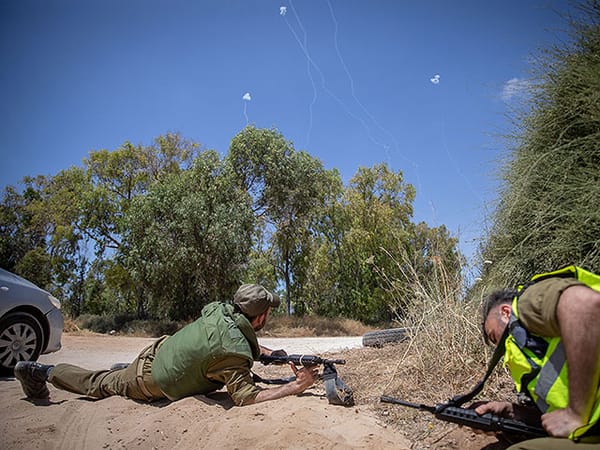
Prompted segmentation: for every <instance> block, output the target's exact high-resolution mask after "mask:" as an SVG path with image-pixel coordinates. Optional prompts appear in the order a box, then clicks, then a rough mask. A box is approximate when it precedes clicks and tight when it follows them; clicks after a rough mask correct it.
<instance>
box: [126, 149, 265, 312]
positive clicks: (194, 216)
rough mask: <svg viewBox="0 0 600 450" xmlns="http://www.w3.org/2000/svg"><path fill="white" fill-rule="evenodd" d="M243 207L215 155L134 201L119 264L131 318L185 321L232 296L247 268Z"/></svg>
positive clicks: (244, 200)
mask: <svg viewBox="0 0 600 450" xmlns="http://www.w3.org/2000/svg"><path fill="white" fill-rule="evenodd" d="M250 205H251V204H250V199H249V197H248V195H247V193H246V192H244V191H243V190H240V189H239V188H237V185H236V184H235V183H233V182H232V177H231V171H230V170H229V168H228V165H227V164H226V163H225V162H222V161H220V159H219V156H218V154H217V153H216V152H214V151H205V152H203V153H201V154H200V155H199V156H198V157H197V158H196V160H195V161H194V165H193V167H192V168H191V169H190V170H188V171H185V172H181V173H178V174H173V175H171V176H170V177H166V178H165V179H164V180H162V181H161V182H160V183H157V184H155V185H153V186H152V187H151V188H150V190H149V192H148V194H147V195H144V196H138V197H137V198H136V199H134V201H133V203H132V206H133V207H131V208H129V209H128V212H127V216H126V219H127V220H126V223H127V230H128V232H127V234H126V239H125V242H126V259H125V267H126V268H127V270H128V271H129V273H130V275H131V277H132V281H133V286H135V287H136V289H137V290H138V295H137V296H136V298H137V312H138V314H139V315H145V314H146V313H148V311H149V310H150V311H151V312H152V314H153V315H158V316H160V317H168V318H171V319H189V318H192V317H196V316H197V315H198V314H199V311H200V309H201V307H202V306H204V305H205V304H206V303H208V302H210V301H215V300H223V299H224V298H231V296H232V295H233V293H234V292H235V289H236V288H237V287H238V286H239V281H240V279H241V278H242V275H243V274H244V271H245V269H246V267H247V264H248V255H249V253H250V248H251V238H252V233H253V230H254V217H253V214H252V210H251V208H250Z"/></svg>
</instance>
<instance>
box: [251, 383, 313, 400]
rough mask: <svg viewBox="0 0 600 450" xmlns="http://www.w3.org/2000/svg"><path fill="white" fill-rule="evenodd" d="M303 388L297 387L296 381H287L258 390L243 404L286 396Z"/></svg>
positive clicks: (299, 391) (297, 392)
mask: <svg viewBox="0 0 600 450" xmlns="http://www.w3.org/2000/svg"><path fill="white" fill-rule="evenodd" d="M303 390H304V389H303V388H302V387H299V386H298V385H297V384H296V383H294V382H292V383H288V384H284V385H281V386H278V387H276V388H272V389H263V390H262V391H260V392H259V393H258V394H256V396H255V397H254V399H248V400H247V401H245V402H244V405H252V404H254V403H261V402H266V401H269V400H277V399H279V398H283V397H287V396H288V395H294V394H299V393H301V392H302V391H303Z"/></svg>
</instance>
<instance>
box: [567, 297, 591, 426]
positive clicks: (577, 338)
mask: <svg viewBox="0 0 600 450" xmlns="http://www.w3.org/2000/svg"><path fill="white" fill-rule="evenodd" d="M557 317H558V322H559V325H560V330H561V338H562V341H563V345H564V348H565V354H566V358H567V364H568V367H569V408H570V409H571V410H572V411H573V412H574V413H575V414H576V415H577V416H579V418H580V419H581V420H582V421H583V423H585V422H587V421H588V420H589V417H590V414H591V410H592V406H593V402H594V399H595V397H596V395H595V393H596V390H597V389H598V383H599V380H600V325H599V324H600V294H599V293H597V292H595V291H593V290H591V289H589V288H586V287H583V286H573V287H570V288H568V289H566V290H565V291H564V292H563V294H562V295H561V298H560V301H559V303H558V307H557Z"/></svg>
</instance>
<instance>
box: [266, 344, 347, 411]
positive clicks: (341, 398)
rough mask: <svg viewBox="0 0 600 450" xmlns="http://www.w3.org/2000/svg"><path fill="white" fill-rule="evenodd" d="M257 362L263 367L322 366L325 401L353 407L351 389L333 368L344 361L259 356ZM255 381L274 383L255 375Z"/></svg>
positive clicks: (286, 380) (344, 361)
mask: <svg viewBox="0 0 600 450" xmlns="http://www.w3.org/2000/svg"><path fill="white" fill-rule="evenodd" d="M259 361H260V362H261V363H263V364H264V365H268V364H277V365H281V364H287V363H293V364H294V365H296V366H303V367H314V366H319V365H322V366H323V373H322V375H321V378H322V379H323V384H324V385H325V393H326V395H327V400H329V403H332V404H334V405H343V406H352V405H354V396H353V393H352V389H350V388H349V387H348V386H347V385H346V383H344V382H343V381H342V379H341V378H340V377H338V374H337V370H336V368H335V364H346V360H344V359H324V358H321V357H320V356H316V355H285V356H279V355H277V356H273V355H260V358H259ZM255 379H257V381H262V382H267V383H268V382H271V383H273V381H274V380H265V379H262V378H260V377H256V375H255ZM295 379H296V378H295V377H290V378H285V379H282V380H280V382H283V383H289V382H290V381H293V380H295Z"/></svg>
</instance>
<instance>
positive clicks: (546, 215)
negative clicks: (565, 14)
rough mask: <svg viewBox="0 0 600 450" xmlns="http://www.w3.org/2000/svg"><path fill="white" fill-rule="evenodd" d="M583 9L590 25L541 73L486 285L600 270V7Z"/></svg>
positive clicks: (489, 248)
mask: <svg viewBox="0 0 600 450" xmlns="http://www.w3.org/2000/svg"><path fill="white" fill-rule="evenodd" d="M582 8H583V11H584V13H585V17H586V18H587V20H588V22H573V23H572V31H573V36H574V41H573V44H572V45H571V46H569V47H566V48H554V49H552V50H551V51H549V52H548V53H547V55H546V58H545V59H543V60H542V61H541V63H540V66H539V67H538V69H537V80H538V82H537V83H536V84H533V85H532V88H531V90H532V92H531V93H532V100H531V109H530V111H529V112H528V114H527V115H526V116H525V117H523V118H522V124H523V130H522V134H521V135H520V136H516V139H517V146H516V147H515V148H514V149H513V151H512V154H511V155H510V158H509V159H508V161H507V162H506V164H505V166H504V169H503V179H504V187H503V190H502V192H501V193H500V202H499V205H498V208H497V211H496V214H495V222H494V227H493V229H492V231H491V233H490V236H489V239H488V242H487V244H486V245H485V247H484V250H483V257H484V259H486V260H488V261H490V262H492V263H493V264H492V265H491V267H490V269H489V271H488V272H487V273H486V274H485V276H486V280H485V281H486V283H488V284H509V285H513V284H515V283H517V282H519V281H523V280H526V279H528V278H529V277H531V276H532V275H533V274H535V273H540V272H545V271H549V270H553V269H556V268H559V267H562V266H566V265H569V264H579V265H581V266H584V267H586V268H588V269H590V270H593V271H596V272H600V210H599V209H598V208H597V207H596V206H595V203H596V202H597V199H598V198H600V2H598V1H597V0H593V1H590V2H588V3H587V4H585V5H584V6H582Z"/></svg>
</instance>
